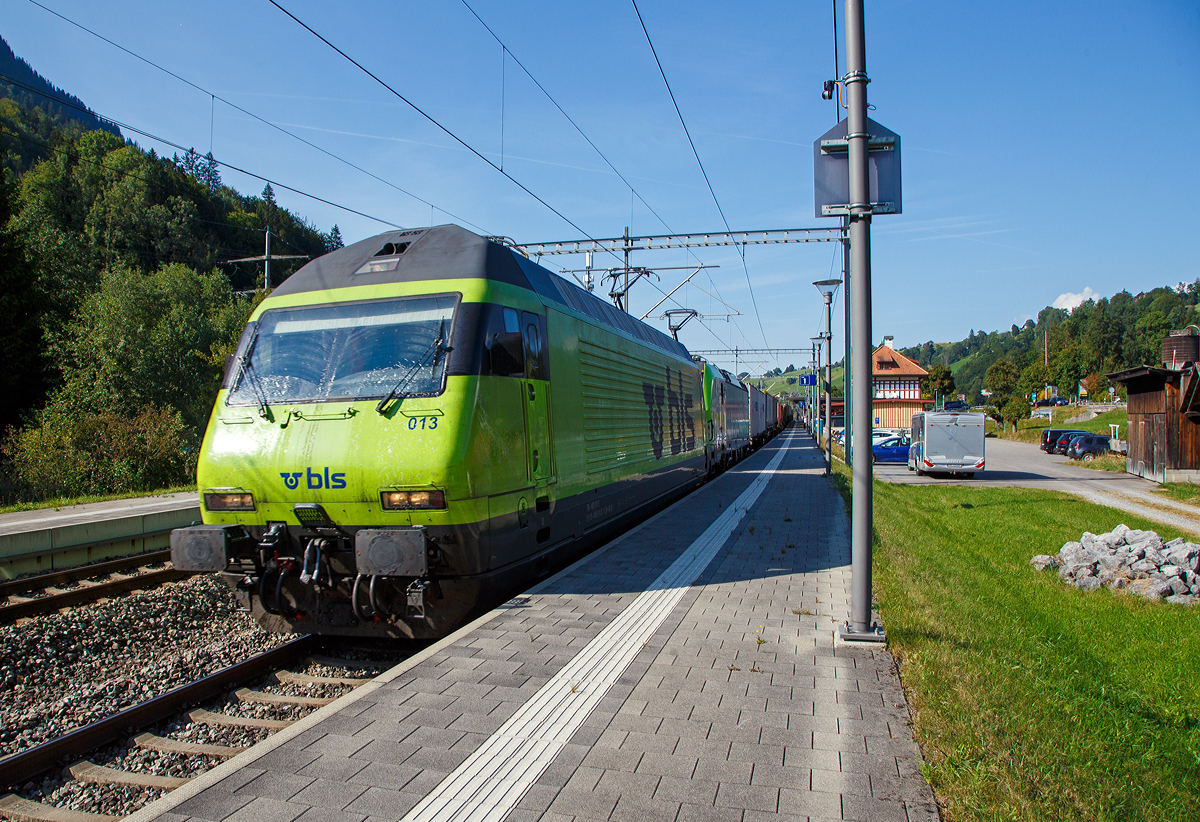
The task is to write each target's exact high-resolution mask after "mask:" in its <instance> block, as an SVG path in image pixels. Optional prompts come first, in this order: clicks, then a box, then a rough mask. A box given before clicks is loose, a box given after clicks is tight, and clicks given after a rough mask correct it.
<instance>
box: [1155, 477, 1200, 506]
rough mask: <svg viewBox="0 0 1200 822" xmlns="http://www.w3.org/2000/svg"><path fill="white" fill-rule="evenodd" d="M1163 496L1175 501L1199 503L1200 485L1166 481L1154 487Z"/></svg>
mask: <svg viewBox="0 0 1200 822" xmlns="http://www.w3.org/2000/svg"><path fill="white" fill-rule="evenodd" d="M1154 490H1155V491H1156V492H1158V493H1159V494H1162V495H1163V496H1164V497H1167V498H1169V499H1173V500H1175V501H1177V502H1190V503H1191V504H1192V505H1200V485H1196V484H1195V483H1191V482H1166V483H1163V484H1162V485H1160V486H1158V487H1157V488H1155V489H1154Z"/></svg>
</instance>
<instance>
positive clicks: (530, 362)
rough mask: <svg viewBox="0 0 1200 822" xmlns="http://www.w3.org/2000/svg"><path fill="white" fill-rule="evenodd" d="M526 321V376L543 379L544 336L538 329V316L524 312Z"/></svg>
mask: <svg viewBox="0 0 1200 822" xmlns="http://www.w3.org/2000/svg"><path fill="white" fill-rule="evenodd" d="M524 320H525V332H524V335H523V336H524V341H525V376H526V377H528V378H530V379H542V334H541V331H540V330H539V328H538V326H539V325H540V323H539V322H538V316H537V315H536V314H530V313H529V312H524Z"/></svg>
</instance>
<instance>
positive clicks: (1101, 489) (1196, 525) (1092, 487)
mask: <svg viewBox="0 0 1200 822" xmlns="http://www.w3.org/2000/svg"><path fill="white" fill-rule="evenodd" d="M984 457H985V459H986V460H987V463H986V466H987V467H986V468H985V469H984V470H983V471H977V472H975V476H974V477H973V478H972V479H967V478H965V477H950V476H945V475H926V476H923V477H919V476H917V474H916V472H915V471H909V470H908V466H907V465H906V464H905V463H902V462H901V463H878V464H876V465H875V476H876V477H877V478H878V479H881V480H883V481H884V482H892V483H896V484H899V485H946V484H952V485H967V486H971V485H979V486H1015V487H1018V488H1044V489H1047V490H1050V491H1065V492H1067V493H1069V494H1077V495H1078V496H1081V497H1083V498H1084V499H1087V500H1090V501H1092V502H1096V503H1099V504H1100V505H1107V506H1109V507H1111V508H1118V509H1120V510H1123V511H1129V512H1130V513H1135V514H1139V515H1140V516H1144V517H1146V518H1147V519H1152V520H1157V521H1158V522H1163V523H1167V524H1169V525H1174V526H1175V527H1177V528H1182V529H1185V530H1187V531H1190V532H1192V533H1194V534H1200V508H1196V507H1194V506H1191V505H1184V504H1183V503H1179V502H1175V501H1173V500H1170V499H1167V498H1165V497H1163V496H1161V495H1159V494H1157V493H1155V492H1154V489H1155V488H1157V487H1158V486H1157V484H1156V483H1153V482H1151V481H1150V480H1145V479H1142V478H1141V477H1135V476H1132V475H1130V474H1118V473H1114V472H1110V471H1095V470H1092V469H1090V468H1083V467H1082V466H1081V465H1080V464H1077V463H1076V464H1071V463H1072V461H1071V460H1068V459H1067V458H1066V457H1063V456H1059V455H1057V454H1056V455H1050V454H1046V453H1044V452H1043V451H1042V450H1041V449H1040V448H1038V447H1037V446H1036V445H1033V444H1031V443H1025V442H1012V441H1011V440H997V439H992V438H989V439H988V440H987V443H986V445H985V453H984Z"/></svg>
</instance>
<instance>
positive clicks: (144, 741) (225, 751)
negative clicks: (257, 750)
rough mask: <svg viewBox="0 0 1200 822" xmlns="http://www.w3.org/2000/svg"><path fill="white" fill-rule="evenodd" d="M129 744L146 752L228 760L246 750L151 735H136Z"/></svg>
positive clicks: (231, 746)
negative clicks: (214, 757)
mask: <svg viewBox="0 0 1200 822" xmlns="http://www.w3.org/2000/svg"><path fill="white" fill-rule="evenodd" d="M130 742H131V744H133V745H136V746H137V747H139V748H144V749H145V750H148V751H158V752H159V753H177V754H187V755H190V756H216V757H220V758H221V759H229V758H230V757H234V756H237V755H238V754H240V753H241V752H242V751H244V750H246V749H245V748H243V747H240V746H237V745H205V744H201V743H199V742H184V741H183V740H181V739H169V738H167V737H164V736H155V735H154V734H151V733H145V734H138V735H137V736H135V737H134V738H133V739H131V740H130Z"/></svg>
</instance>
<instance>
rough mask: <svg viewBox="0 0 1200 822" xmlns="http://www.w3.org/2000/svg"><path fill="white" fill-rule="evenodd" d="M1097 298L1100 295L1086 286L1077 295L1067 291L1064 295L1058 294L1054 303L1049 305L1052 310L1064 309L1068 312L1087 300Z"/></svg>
mask: <svg viewBox="0 0 1200 822" xmlns="http://www.w3.org/2000/svg"><path fill="white" fill-rule="evenodd" d="M1098 296H1100V295H1099V294H1097V293H1096V292H1095V291H1092V288H1091V286H1086V287H1085V288H1084V289H1083V291H1080V292H1079V293H1078V294H1072V293H1071V292H1070V291H1067V292H1066V293H1064V294H1059V295H1058V296H1057V297H1055V299H1054V302H1052V303H1050V305H1051V306H1052V307H1054V308H1065V309H1067V310H1068V311H1074V310H1075V309H1076V308H1079V306H1081V305H1083V304H1084V303H1086V302H1087V301H1088V300H1094V299H1096V298H1097V297H1098Z"/></svg>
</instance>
